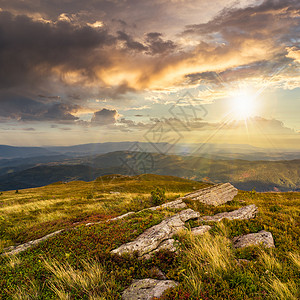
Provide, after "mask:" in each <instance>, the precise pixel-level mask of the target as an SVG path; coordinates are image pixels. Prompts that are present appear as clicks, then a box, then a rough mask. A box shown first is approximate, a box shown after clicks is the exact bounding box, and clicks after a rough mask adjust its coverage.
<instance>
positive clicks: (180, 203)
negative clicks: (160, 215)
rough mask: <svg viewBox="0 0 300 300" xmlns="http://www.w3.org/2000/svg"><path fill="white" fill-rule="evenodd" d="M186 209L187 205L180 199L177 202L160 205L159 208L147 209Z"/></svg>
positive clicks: (151, 208)
mask: <svg viewBox="0 0 300 300" xmlns="http://www.w3.org/2000/svg"><path fill="white" fill-rule="evenodd" d="M185 207H186V204H185V203H184V202H183V201H182V199H178V200H175V201H171V202H168V203H164V204H162V205H159V206H154V207H150V208H146V209H150V210H158V209H164V208H174V209H180V208H185Z"/></svg>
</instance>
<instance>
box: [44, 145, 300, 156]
mask: <svg viewBox="0 0 300 300" xmlns="http://www.w3.org/2000/svg"><path fill="white" fill-rule="evenodd" d="M46 149H48V150H49V151H54V152H58V153H61V154H65V155H68V156H73V157H74V156H86V155H95V154H105V153H109V152H114V151H140V152H151V153H160V154H177V155H188V156H191V155H192V156H202V157H208V158H212V159H245V160H284V159H290V160H291V159H300V151H296V150H283V149H264V148H259V147H254V146H251V145H243V144H211V143H205V144H199V143H198V144H180V143H178V144H176V145H170V144H168V143H140V142H139V143H137V142H110V143H94V144H83V145H75V146H66V147H47V148H46Z"/></svg>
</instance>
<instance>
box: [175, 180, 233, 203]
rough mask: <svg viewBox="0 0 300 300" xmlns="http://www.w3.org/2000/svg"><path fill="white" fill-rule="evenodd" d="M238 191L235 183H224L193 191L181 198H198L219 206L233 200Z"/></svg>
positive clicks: (194, 199) (203, 201)
mask: <svg viewBox="0 0 300 300" xmlns="http://www.w3.org/2000/svg"><path fill="white" fill-rule="evenodd" d="M237 193H238V190H237V189H236V188H235V187H234V186H233V185H231V184H230V183H222V184H216V185H214V186H212V187H208V188H205V189H201V190H198V191H196V192H192V193H190V194H187V195H185V196H184V197H182V198H180V199H191V200H193V201H196V200H197V201H200V202H202V203H204V204H208V205H214V206H218V205H221V204H224V203H226V202H228V201H231V200H232V199H233V198H234V196H236V195H237Z"/></svg>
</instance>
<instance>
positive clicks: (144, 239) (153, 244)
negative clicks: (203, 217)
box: [111, 208, 200, 257]
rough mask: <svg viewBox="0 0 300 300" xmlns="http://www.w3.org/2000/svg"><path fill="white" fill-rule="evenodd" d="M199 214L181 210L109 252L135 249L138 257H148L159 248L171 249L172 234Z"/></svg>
mask: <svg viewBox="0 0 300 300" xmlns="http://www.w3.org/2000/svg"><path fill="white" fill-rule="evenodd" d="M199 216H200V214H199V213H198V212H196V211H194V210H192V209H190V208H189V209H186V210H183V211H181V212H180V213H178V214H176V215H174V216H172V217H169V218H167V219H165V220H163V221H162V222H161V223H159V224H157V225H155V226H153V227H151V228H149V229H147V230H146V231H145V232H144V233H142V234H141V235H140V236H138V237H137V238H136V239H135V240H134V241H132V242H129V243H127V244H123V245H122V246H120V247H119V248H117V249H114V250H112V251H111V252H112V253H115V254H120V255H121V254H123V253H133V252H134V251H137V253H138V256H139V257H145V256H146V257H148V256H149V255H151V254H153V253H154V252H156V251H158V250H160V249H173V246H174V242H173V241H174V240H172V237H173V235H174V234H176V233H177V232H178V231H179V230H180V229H182V228H184V224H185V222H186V221H188V220H190V219H196V218H198V217H199ZM173 250H174V249H173Z"/></svg>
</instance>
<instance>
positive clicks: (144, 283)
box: [122, 278, 178, 300]
mask: <svg viewBox="0 0 300 300" xmlns="http://www.w3.org/2000/svg"><path fill="white" fill-rule="evenodd" d="M177 285H178V283H177V282H176V281H173V280H157V279H151V278H146V279H141V280H135V281H134V282H133V283H132V284H131V286H129V287H128V288H127V289H126V290H125V291H124V292H123V294H122V300H152V299H153V298H159V297H161V296H162V295H163V293H164V292H165V291H166V290H167V289H169V288H173V287H175V286H177Z"/></svg>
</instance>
